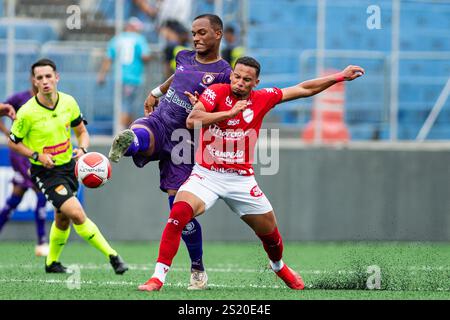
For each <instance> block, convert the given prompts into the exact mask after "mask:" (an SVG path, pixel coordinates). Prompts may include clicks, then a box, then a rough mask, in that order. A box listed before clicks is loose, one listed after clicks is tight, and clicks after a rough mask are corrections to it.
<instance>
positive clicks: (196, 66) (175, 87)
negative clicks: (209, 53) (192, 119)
mask: <svg viewBox="0 0 450 320" xmlns="http://www.w3.org/2000/svg"><path fill="white" fill-rule="evenodd" d="M195 54H196V52H195V51H189V50H183V51H180V52H179V53H178V54H177V56H176V63H177V68H176V70H175V76H174V78H173V81H172V84H171V86H170V88H169V90H168V91H167V93H166V95H165V96H164V97H162V98H161V100H160V102H159V105H158V108H156V110H155V112H153V114H155V116H157V117H159V118H160V119H161V120H162V122H163V123H164V126H165V127H166V129H167V130H168V132H169V133H172V131H173V130H175V129H179V128H184V129H186V118H187V117H188V115H189V113H190V112H191V110H192V105H191V103H190V102H189V98H188V97H187V96H186V95H185V94H184V92H185V91H187V92H190V93H192V94H194V92H195V91H197V92H198V93H199V94H202V92H203V91H204V90H205V89H206V88H208V87H209V86H210V85H212V84H213V83H230V73H231V67H230V65H229V64H228V62H226V61H225V60H223V59H222V60H219V61H217V62H215V63H209V64H202V63H200V62H198V61H197V60H196V59H195Z"/></svg>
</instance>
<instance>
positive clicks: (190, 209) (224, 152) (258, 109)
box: [139, 57, 364, 291]
mask: <svg viewBox="0 0 450 320" xmlns="http://www.w3.org/2000/svg"><path fill="white" fill-rule="evenodd" d="M260 69H261V67H260V65H259V63H258V62H257V61H256V60H255V59H253V58H250V57H242V58H239V59H238V60H237V62H236V65H235V68H234V70H233V72H232V74H231V76H230V78H231V84H215V85H212V86H210V87H209V88H208V89H206V90H205V91H204V92H203V93H202V95H201V96H200V97H199V98H197V96H196V95H195V96H194V95H193V94H191V93H186V94H187V95H188V96H189V98H190V100H191V102H196V103H195V107H194V109H193V110H192V112H191V113H190V115H189V117H188V118H187V121H186V122H187V123H186V124H187V127H188V128H194V126H196V123H199V124H201V126H202V127H203V128H202V130H201V135H200V143H199V147H198V149H197V153H196V164H195V166H194V169H193V171H192V174H191V176H190V177H189V178H188V179H187V180H186V182H185V183H184V184H183V186H181V188H180V189H179V191H178V193H177V196H176V198H175V203H174V206H173V208H172V210H171V212H170V217H169V220H168V223H167V225H166V227H165V229H164V232H163V234H162V238H161V242H160V247H159V255H158V259H157V263H156V267H155V272H154V273H153V275H152V277H151V278H150V279H149V280H148V281H147V282H146V283H145V284H143V285H141V286H139V290H142V291H158V290H160V289H161V287H162V286H163V284H164V281H165V277H166V274H167V272H168V271H169V268H170V266H171V264H172V260H173V258H174V257H175V255H176V253H177V250H178V247H179V244H180V238H181V232H182V230H183V228H184V226H185V225H186V224H187V223H188V222H189V221H190V220H191V219H192V218H193V217H196V216H198V215H200V214H202V213H203V212H205V211H206V210H208V209H209V208H211V206H212V205H213V204H214V203H215V202H216V201H217V199H219V198H222V199H223V200H224V201H225V202H226V203H227V205H228V206H229V207H230V208H231V209H232V210H233V211H234V212H235V213H237V214H238V215H239V216H240V218H241V219H242V220H243V221H244V222H245V223H247V224H248V225H249V226H250V228H252V229H253V231H254V232H255V233H256V235H257V236H258V237H259V238H260V239H261V241H262V243H263V247H264V250H265V251H266V252H267V255H268V256H269V263H270V266H271V268H272V269H273V271H274V272H275V273H276V274H277V276H278V277H280V278H281V279H282V280H283V281H284V282H285V283H286V285H287V286H288V287H289V288H291V289H295V290H302V289H303V288H304V283H303V280H302V278H301V277H300V275H298V274H297V273H296V272H295V271H293V270H292V269H290V268H289V267H288V266H287V265H286V264H285V263H284V262H283V260H282V253H283V241H282V238H281V235H280V233H279V231H278V227H277V222H276V217H275V213H274V211H273V208H272V206H271V204H270V202H269V200H268V199H267V197H266V196H265V195H264V193H263V192H262V191H261V190H260V189H259V187H258V184H257V182H256V180H255V177H254V170H253V167H252V162H253V159H252V155H253V151H254V148H255V145H256V142H257V138H258V134H259V130H260V128H261V124H262V121H263V118H264V116H265V115H266V113H267V112H269V111H270V110H271V109H272V108H273V107H274V106H275V105H276V104H278V103H280V102H284V101H289V100H294V99H298V98H304V97H310V96H312V95H315V94H317V93H319V92H322V91H323V90H325V89H327V88H328V87H330V86H332V85H333V84H335V83H337V82H340V81H351V80H354V79H356V78H358V77H360V76H362V75H363V74H364V69H362V68H361V67H358V66H348V67H347V68H345V69H344V70H343V71H341V72H340V73H337V74H334V75H330V76H327V77H323V78H317V79H313V80H308V81H305V82H302V83H299V84H297V85H296V86H293V87H289V88H284V89H279V88H267V89H262V90H253V89H254V88H255V87H256V85H257V84H258V83H259V79H258V77H259V73H260ZM193 104H194V103H193Z"/></svg>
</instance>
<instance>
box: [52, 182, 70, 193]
mask: <svg viewBox="0 0 450 320" xmlns="http://www.w3.org/2000/svg"><path fill="white" fill-rule="evenodd" d="M55 192H56V193H57V194H59V195H62V196H67V195H68V194H69V192H68V191H67V189H66V187H64V185H62V184H60V185H59V186H57V187H56V188H55Z"/></svg>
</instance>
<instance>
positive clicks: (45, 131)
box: [10, 92, 84, 166]
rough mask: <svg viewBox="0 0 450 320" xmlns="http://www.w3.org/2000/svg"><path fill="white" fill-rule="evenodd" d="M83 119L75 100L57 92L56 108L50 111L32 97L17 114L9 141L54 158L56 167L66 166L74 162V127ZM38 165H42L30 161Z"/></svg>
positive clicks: (31, 160) (35, 97)
mask: <svg viewBox="0 0 450 320" xmlns="http://www.w3.org/2000/svg"><path fill="white" fill-rule="evenodd" d="M82 121H84V119H83V115H82V114H81V111H80V107H79V106H78V103H77V102H76V100H75V98H73V97H72V96H71V95H68V94H65V93H63V92H58V100H57V102H56V105H55V108H54V109H50V108H48V107H46V106H44V105H43V104H42V103H40V102H39V100H38V98H37V96H34V97H32V98H31V99H30V100H28V102H27V103H25V104H24V105H23V106H22V107H21V108H20V109H19V111H18V112H17V115H16V120H14V122H13V125H12V127H11V134H10V139H11V140H12V141H13V142H15V143H19V142H22V143H23V144H24V145H25V146H27V147H28V148H29V149H31V150H33V151H37V152H39V153H48V154H51V155H52V156H53V160H54V161H55V165H56V166H60V165H64V164H67V163H69V162H70V161H71V159H72V143H71V141H70V137H71V127H76V126H78V125H79V124H80V123H81V122H82ZM30 162H31V163H32V164H35V165H40V166H42V163H40V162H39V161H34V160H33V159H30Z"/></svg>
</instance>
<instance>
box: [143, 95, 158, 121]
mask: <svg viewBox="0 0 450 320" xmlns="http://www.w3.org/2000/svg"><path fill="white" fill-rule="evenodd" d="M157 105H158V98H156V97H155V96H154V95H152V94H151V93H150V94H149V95H148V97H147V99H145V102H144V115H145V116H146V117H147V116H148V115H149V114H150V113H152V112H153V111H154V109H155V107H156V106H157Z"/></svg>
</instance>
